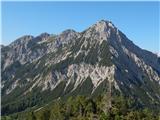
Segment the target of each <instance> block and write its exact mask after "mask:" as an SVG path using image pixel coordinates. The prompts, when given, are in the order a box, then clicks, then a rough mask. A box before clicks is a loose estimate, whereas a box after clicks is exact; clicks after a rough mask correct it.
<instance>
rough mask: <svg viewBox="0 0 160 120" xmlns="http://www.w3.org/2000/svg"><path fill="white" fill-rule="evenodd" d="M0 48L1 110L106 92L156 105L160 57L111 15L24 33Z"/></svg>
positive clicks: (158, 102)
mask: <svg viewBox="0 0 160 120" xmlns="http://www.w3.org/2000/svg"><path fill="white" fill-rule="evenodd" d="M1 51H2V60H1V64H2V66H1V68H2V114H3V115H4V114H11V113H14V112H19V111H23V110H25V109H26V108H28V107H32V106H35V105H37V103H39V104H44V103H47V102H49V101H51V100H55V99H59V98H67V97H68V96H76V95H87V96H97V95H100V94H105V92H109V94H110V95H112V96H114V95H115V94H121V95H123V96H125V97H126V98H131V99H134V100H136V101H137V104H138V105H139V106H140V107H144V106H145V107H148V108H151V109H157V108H160V58H158V57H157V55H155V54H153V53H151V52H149V51H147V50H143V49H141V48H139V47H138V46H136V45H135V44H134V43H133V42H132V41H130V40H129V39H128V38H127V37H126V35H124V34H123V33H122V32H121V31H120V30H118V28H117V27H116V26H114V24H113V23H112V22H110V21H104V20H101V21H99V22H97V23H96V24H94V25H92V26H91V27H89V28H88V29H86V30H84V31H83V32H80V33H78V32H76V31H74V30H66V31H64V32H62V33H61V34H59V35H50V34H48V33H43V34H41V35H39V36H37V37H33V36H26V37H22V38H19V39H17V40H16V41H14V42H12V43H11V44H10V45H8V46H4V47H2V48H1ZM17 101H18V103H17ZM24 101H27V102H28V104H27V103H24ZM22 104H25V105H24V106H23V107H22V106H21V105H22ZM10 105H12V106H15V105H16V107H18V108H21V109H17V108H14V107H12V108H10V109H9V108H8V106H10Z"/></svg>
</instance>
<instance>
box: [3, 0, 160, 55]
mask: <svg viewBox="0 0 160 120" xmlns="http://www.w3.org/2000/svg"><path fill="white" fill-rule="evenodd" d="M159 7H160V3H158V2H2V41H1V42H2V44H5V45H7V44H9V43H11V42H12V41H14V40H15V39H17V38H18V37H21V36H23V35H34V36H37V35H39V34H41V33H43V32H48V33H54V34H59V33H60V32H62V31H63V30H65V29H74V30H76V31H78V32H81V31H83V30H85V29H86V28H88V27H89V26H91V25H92V24H94V23H95V22H97V21H99V20H102V19H106V20H111V21H112V22H113V23H114V25H115V26H117V27H118V28H119V29H120V30H121V31H122V32H123V33H124V34H126V36H127V37H128V38H129V39H131V40H132V41H133V42H134V43H135V44H136V45H138V46H140V47H141V48H144V49H147V50H150V51H152V52H160V48H159V47H160V42H159V41H160V36H159V33H160V32H159V27H160V25H159V16H160V13H159V11H160V10H159Z"/></svg>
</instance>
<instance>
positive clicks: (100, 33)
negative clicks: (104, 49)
mask: <svg viewBox="0 0 160 120" xmlns="http://www.w3.org/2000/svg"><path fill="white" fill-rule="evenodd" d="M116 31H117V28H116V27H115V26H114V24H113V23H112V22H111V21H105V20H101V21H98V22H97V23H96V24H94V25H92V26H91V27H89V29H87V30H86V32H85V37H87V38H89V37H92V38H93V39H98V40H107V39H108V38H109V37H110V35H111V32H116Z"/></svg>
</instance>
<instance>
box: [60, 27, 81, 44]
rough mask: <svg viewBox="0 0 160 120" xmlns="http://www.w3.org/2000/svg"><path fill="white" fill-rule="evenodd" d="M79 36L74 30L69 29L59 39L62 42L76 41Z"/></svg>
mask: <svg viewBox="0 0 160 120" xmlns="http://www.w3.org/2000/svg"><path fill="white" fill-rule="evenodd" d="M78 35H79V33H78V32H76V31H75V30H73V29H67V30H65V31H63V32H62V33H61V34H60V35H59V36H58V39H59V40H60V41H70V40H73V39H75V38H76V37H77V36H78Z"/></svg>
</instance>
